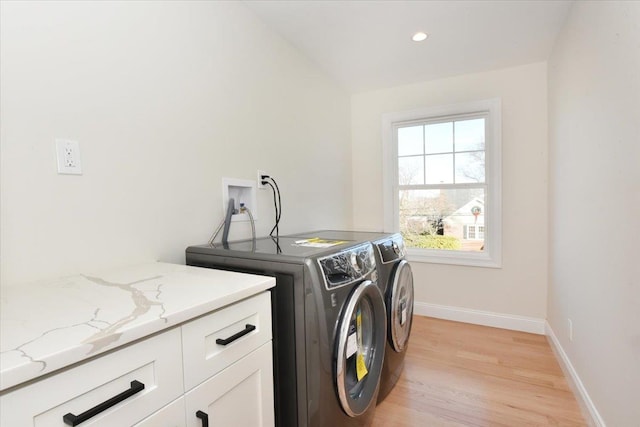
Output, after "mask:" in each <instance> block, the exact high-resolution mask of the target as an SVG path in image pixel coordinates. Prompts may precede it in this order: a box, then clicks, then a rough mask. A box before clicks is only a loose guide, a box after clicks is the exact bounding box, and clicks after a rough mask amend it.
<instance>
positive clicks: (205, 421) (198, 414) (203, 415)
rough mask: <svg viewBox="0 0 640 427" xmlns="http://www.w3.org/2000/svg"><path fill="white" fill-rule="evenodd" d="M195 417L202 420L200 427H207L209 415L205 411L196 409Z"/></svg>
mask: <svg viewBox="0 0 640 427" xmlns="http://www.w3.org/2000/svg"><path fill="white" fill-rule="evenodd" d="M196 417H198V418H200V419H201V420H202V427H209V415H207V413H206V412H202V411H197V412H196Z"/></svg>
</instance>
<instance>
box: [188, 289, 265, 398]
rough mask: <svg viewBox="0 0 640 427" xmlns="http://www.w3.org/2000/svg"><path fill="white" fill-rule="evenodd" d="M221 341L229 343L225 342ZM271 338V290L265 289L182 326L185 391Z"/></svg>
mask: <svg viewBox="0 0 640 427" xmlns="http://www.w3.org/2000/svg"><path fill="white" fill-rule="evenodd" d="M252 328H255V329H252ZM221 340H226V341H228V343H226V344H225V343H222V341H221ZM269 340H271V295H270V293H269V292H263V293H261V294H259V295H256V296H254V297H251V298H248V299H246V300H243V301H240V302H238V303H235V304H233V305H231V306H228V307H225V308H223V309H220V310H218V311H216V312H213V313H211V314H208V315H206V316H204V317H201V318H199V319H196V320H193V321H191V322H189V323H187V324H185V325H183V326H182V344H183V348H184V385H185V390H187V391H188V390H190V389H192V388H193V387H195V386H196V385H198V384H200V383H201V382H203V381H204V380H206V379H207V378H209V377H211V376H212V375H215V374H216V373H218V372H220V371H221V370H223V369H224V368H225V367H227V366H229V365H230V364H231V363H233V362H235V361H237V360H238V359H240V358H242V357H243V356H245V355H247V354H249V353H250V352H251V351H253V350H255V349H256V348H258V347H260V346H261V345H263V344H264V343H266V342H268V341H269Z"/></svg>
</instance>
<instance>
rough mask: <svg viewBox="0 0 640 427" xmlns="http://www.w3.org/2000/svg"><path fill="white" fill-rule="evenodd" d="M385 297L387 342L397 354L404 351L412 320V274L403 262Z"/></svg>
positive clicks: (393, 277)
mask: <svg viewBox="0 0 640 427" xmlns="http://www.w3.org/2000/svg"><path fill="white" fill-rule="evenodd" d="M391 283H392V284H391V287H390V288H389V290H388V292H389V293H388V295H387V309H388V313H387V317H388V319H389V325H388V328H389V342H390V343H391V347H392V348H393V349H394V350H395V351H396V352H398V353H400V352H402V351H404V350H405V348H406V347H407V343H408V342H409V334H410V333H411V321H412V318H413V274H412V273H411V266H410V265H409V263H408V262H407V261H405V260H402V261H400V262H399V263H398V266H397V267H396V268H395V270H394V273H393V276H392V280H391Z"/></svg>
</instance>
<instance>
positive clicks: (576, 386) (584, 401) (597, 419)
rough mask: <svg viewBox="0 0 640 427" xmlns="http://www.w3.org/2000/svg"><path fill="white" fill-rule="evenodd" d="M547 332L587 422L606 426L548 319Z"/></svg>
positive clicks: (592, 424) (599, 426)
mask: <svg viewBox="0 0 640 427" xmlns="http://www.w3.org/2000/svg"><path fill="white" fill-rule="evenodd" d="M545 332H546V335H547V337H548V338H549V341H550V343H551V349H552V350H553V352H554V353H555V355H556V359H558V362H559V363H560V367H561V368H562V371H563V372H564V375H565V377H567V381H568V382H569V386H570V387H571V389H572V390H573V394H575V396H576V399H577V400H578V404H579V405H580V407H581V409H582V413H583V415H584V416H585V418H586V419H587V423H588V424H589V425H590V426H593V427H605V426H606V424H605V423H604V420H603V419H602V417H601V416H600V413H599V412H598V410H597V409H596V407H595V405H594V404H593V401H592V400H591V397H589V393H587V389H586V388H585V387H584V384H582V381H581V380H580V377H579V376H578V373H577V372H576V370H575V369H574V367H573V365H572V364H571V361H570V360H569V356H567V353H565V351H564V349H563V348H562V345H560V341H559V340H558V337H556V334H555V333H554V332H553V329H551V325H549V322H546V321H545Z"/></svg>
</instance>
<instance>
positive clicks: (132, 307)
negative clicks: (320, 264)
mask: <svg viewBox="0 0 640 427" xmlns="http://www.w3.org/2000/svg"><path fill="white" fill-rule="evenodd" d="M273 286H275V279H274V278H272V277H265V276H258V275H251V274H243V273H235V272H229V271H222V270H212V269H206V268H198V267H189V266H184V265H176V264H165V263H148V264H142V265H137V266H131V267H126V268H121V269H114V270H108V271H103V272H97V273H91V274H81V275H79V276H72V277H63V278H59V279H56V280H48V281H41V282H37V283H32V284H21V285H3V286H2V288H0V390H5V389H7V388H10V387H13V386H15V385H18V384H20V383H23V382H25V381H29V380H31V379H34V378H37V377H39V376H41V375H44V374H47V373H49V372H53V371H55V370H57V369H60V368H63V367H66V366H70V365H72V364H74V363H77V362H80V361H82V360H84V359H87V358H90V357H93V356H95V355H97V354H100V353H103V352H105V351H108V350H111V349H114V348H116V347H119V346H121V345H123V344H126V343H129V342H132V341H135V340H137V339H139V338H143V337H145V336H148V335H150V334H153V333H155V332H158V331H161V330H163V329H167V328H169V327H171V326H174V325H178V324H180V323H182V322H185V321H187V320H189V319H192V318H194V317H197V316H200V315H202V314H205V313H208V312H210V311H213V310H216V309H218V308H221V307H224V306H226V305H229V304H232V303H234V302H236V301H239V300H241V299H244V298H247V297H250V296H252V295H255V294H257V293H259V292H261V291H264V290H266V289H269V288H271V287H273Z"/></svg>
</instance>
